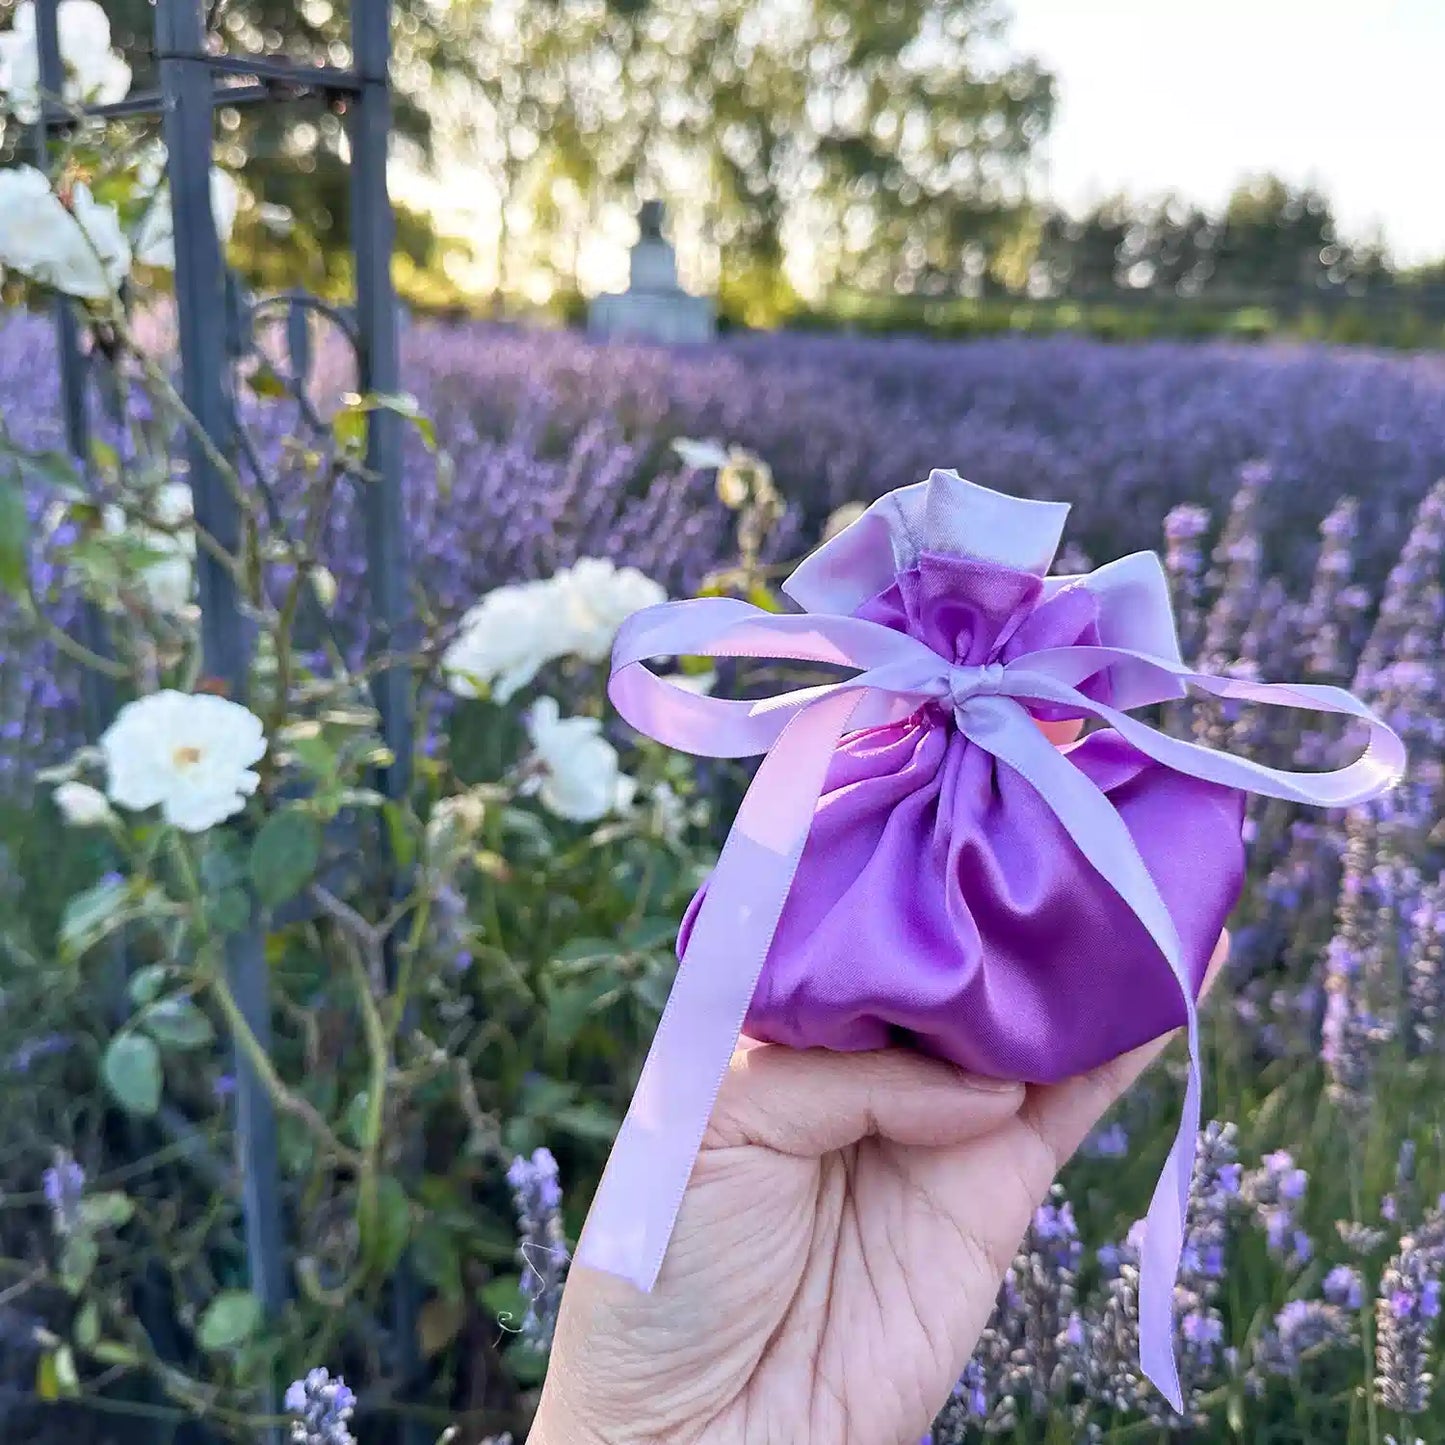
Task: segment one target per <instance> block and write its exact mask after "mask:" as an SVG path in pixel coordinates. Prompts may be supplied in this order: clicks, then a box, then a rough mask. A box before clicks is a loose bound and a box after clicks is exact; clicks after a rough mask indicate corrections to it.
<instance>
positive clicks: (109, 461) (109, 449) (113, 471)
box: [64, 437, 120, 485]
mask: <svg viewBox="0 0 1445 1445" xmlns="http://www.w3.org/2000/svg"><path fill="white" fill-rule="evenodd" d="M90 460H91V464H92V465H93V466H94V467H95V469H96V471H98V472H100V473H102V474H103V475H105V476H108V477H116V476H119V475H120V453H119V452H118V451H116V449H115V448H114V447H113V446H111V444H110V443H109V442H107V441H102V440H101V439H100V438H99V437H92V438H91V439H90ZM64 461H65V462H66V464H67V469H68V470H69V471H70V477H71V484H72V485H74V477H75V472H74V469H73V468H70V467H69V465H68V464H69V462H70V458H69V457H65V458H64Z"/></svg>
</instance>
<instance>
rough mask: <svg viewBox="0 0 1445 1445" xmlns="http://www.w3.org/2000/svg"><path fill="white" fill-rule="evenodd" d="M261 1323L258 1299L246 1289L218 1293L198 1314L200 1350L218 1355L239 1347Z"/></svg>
mask: <svg viewBox="0 0 1445 1445" xmlns="http://www.w3.org/2000/svg"><path fill="white" fill-rule="evenodd" d="M260 1324H261V1302H260V1301H259V1300H258V1299H257V1298H256V1296H255V1295H253V1294H252V1293H251V1292H250V1291H249V1290H239V1289H229V1290H225V1291H224V1292H223V1293H221V1294H218V1295H217V1296H216V1297H215V1298H214V1299H213V1300H212V1301H211V1302H210V1304H208V1305H207V1306H206V1310H205V1313H204V1314H203V1315H202V1316H201V1323H200V1329H199V1331H198V1337H199V1340H200V1345H201V1348H202V1349H203V1350H210V1351H211V1352H212V1353H215V1354H219V1353H222V1352H224V1351H228V1350H235V1349H238V1348H239V1347H240V1346H241V1345H244V1344H245V1343H246V1341H247V1340H249V1339H250V1338H251V1336H252V1335H254V1334H255V1333H256V1330H257V1328H258V1327H259V1326H260Z"/></svg>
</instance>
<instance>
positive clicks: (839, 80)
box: [0, 0, 1445, 344]
mask: <svg viewBox="0 0 1445 1445" xmlns="http://www.w3.org/2000/svg"><path fill="white" fill-rule="evenodd" d="M106 8H107V10H108V11H109V13H110V15H111V18H112V23H113V28H114V31H115V34H116V38H117V40H118V42H119V43H120V44H121V45H122V46H123V48H124V49H125V50H126V52H127V58H128V59H129V60H130V62H131V65H132V68H133V70H134V72H135V76H136V81H137V84H138V85H144V84H146V83H147V81H148V80H149V79H150V78H151V77H152V76H153V73H154V57H153V55H152V48H153V42H152V27H153V12H152V10H151V6H150V0H106ZM13 10H14V0H0V26H3V25H4V24H5V23H7V20H8V17H9V15H10V14H11V13H13ZM212 10H213V12H214V13H215V14H216V16H217V22H216V26H217V36H218V44H220V45H221V46H222V47H223V48H225V49H227V50H230V51H232V52H233V53H263V54H264V53H275V52H279V51H285V52H287V53H290V54H292V55H295V56H297V57H299V58H303V59H304V58H310V59H313V60H315V61H318V62H323V63H329V64H334V65H344V64H345V63H347V61H348V60H349V51H348V45H347V42H348V23H349V13H350V3H349V0H228V3H227V4H225V5H222V6H213V7H212ZM393 15H394V24H393V39H394V52H395V63H394V66H393V77H394V83H395V89H396V96H397V104H396V118H397V135H396V154H397V160H398V173H399V174H400V173H402V172H411V173H413V174H420V173H426V172H428V171H431V172H434V173H437V174H439V175H443V176H445V177H446V178H447V182H448V184H447V185H446V186H445V187H444V188H443V193H442V196H441V203H440V205H439V206H438V207H437V208H436V209H435V210H434V211H433V212H430V213H428V212H427V211H426V210H424V209H417V210H406V209H403V211H402V213H401V216H400V226H399V235H398V243H399V266H400V270H401V279H402V281H403V285H404V288H405V289H406V290H407V292H408V293H409V294H410V296H411V297H412V299H413V301H414V302H416V303H418V304H420V305H424V306H446V305H455V306H458V307H463V308H466V309H471V310H475V309H513V308H514V307H516V306H517V305H519V304H522V303H523V302H525V303H526V304H531V305H536V304H541V305H545V306H549V307H551V308H552V309H553V310H555V311H562V312H567V311H569V310H575V309H576V308H577V306H578V305H579V300H580V297H579V276H580V273H582V272H583V271H584V270H585V258H586V255H587V251H588V247H589V245H590V244H592V242H593V241H594V239H595V238H596V237H597V236H598V235H599V234H600V232H601V231H602V230H603V228H604V226H605V224H606V223H607V221H608V218H609V217H612V218H615V216H616V214H617V212H618V210H619V208H620V209H624V210H628V211H630V210H632V209H634V208H635V207H636V205H637V203H638V201H639V200H640V199H642V198H643V197H646V196H656V197H659V198H661V199H663V200H664V201H665V202H666V203H667V205H668V210H669V214H670V216H671V218H672V227H671V229H672V232H673V235H674V237H675V239H676V240H677V241H678V243H679V250H680V253H681V255H682V257H683V259H684V262H685V263H687V262H692V263H693V266H694V270H695V272H698V271H700V275H701V279H702V282H703V284H705V285H706V286H707V287H708V289H710V290H712V291H714V292H715V293H716V294H717V295H718V297H719V299H720V302H721V306H722V310H723V313H724V314H725V315H726V316H727V317H729V318H731V319H733V320H735V321H737V322H741V323H744V324H767V323H774V322H779V321H786V320H789V319H792V320H795V321H803V320H807V319H809V317H810V316H815V317H818V318H821V319H824V320H826V319H827V318H828V317H834V318H842V319H845V320H852V321H853V322H854V323H856V324H874V323H876V324H879V325H892V324H895V322H896V324H900V325H901V324H921V325H944V324H947V325H949V326H953V327H955V328H962V329H969V328H973V327H985V328H988V329H996V327H997V325H999V324H1002V323H1001V322H1000V320H999V318H1001V317H1014V316H1017V315H1025V314H1027V315H1029V316H1031V317H1033V318H1034V321H1035V322H1036V324H1039V325H1044V324H1048V325H1056V324H1070V317H1071V316H1072V315H1074V314H1075V313H1078V312H1080V311H1083V310H1087V311H1088V312H1089V313H1090V315H1098V314H1100V308H1104V312H1105V313H1107V314H1106V315H1105V319H1104V321H1103V322H1102V323H1101V324H1102V325H1103V326H1104V327H1106V328H1108V327H1113V326H1115V325H1116V321H1115V320H1114V319H1112V317H1113V313H1115V312H1117V313H1118V314H1119V315H1128V316H1132V317H1134V318H1135V320H1134V321H1133V322H1132V323H1129V324H1130V325H1134V326H1138V325H1141V324H1143V323H1142V322H1141V321H1140V319H1139V318H1141V317H1144V316H1145V315H1146V313H1151V314H1152V312H1157V313H1158V314H1159V315H1161V316H1165V315H1176V316H1184V315H1185V314H1186V313H1188V314H1189V315H1192V316H1195V317H1196V318H1203V319H1202V320H1199V321H1198V323H1197V324H1198V325H1200V326H1201V327H1206V328H1207V327H1209V326H1212V325H1213V324H1214V323H1215V321H1216V320H1217V318H1218V316H1219V315H1220V314H1221V313H1223V312H1226V311H1231V312H1232V311H1238V310H1243V311H1245V312H1247V313H1250V314H1248V315H1246V316H1245V317H1244V318H1243V320H1242V321H1239V322H1238V325H1239V326H1241V327H1242V328H1243V329H1249V328H1250V327H1251V326H1254V327H1257V326H1259V325H1261V324H1264V323H1263V322H1262V321H1261V316H1262V314H1264V313H1268V314H1269V315H1274V314H1280V315H1284V314H1289V315H1298V314H1303V313H1306V312H1310V311H1311V310H1319V309H1323V310H1324V311H1325V312H1327V313H1328V314H1329V315H1333V314H1334V312H1335V311H1337V310H1338V309H1339V307H1340V305H1342V304H1344V303H1348V304H1350V305H1356V304H1359V305H1361V306H1364V307H1366V308H1377V307H1378V306H1380V305H1383V306H1384V307H1385V309H1387V310H1388V309H1391V308H1395V307H1397V306H1399V305H1406V304H1407V305H1409V306H1411V307H1413V308H1414V309H1415V310H1416V311H1421V312H1423V313H1425V314H1433V312H1432V309H1431V308H1432V305H1433V302H1431V301H1430V299H1429V298H1430V297H1431V296H1433V295H1438V294H1439V292H1438V287H1440V286H1445V263H1442V265H1441V266H1439V267H1436V268H1434V271H1433V273H1420V274H1419V275H1416V276H1402V275H1400V274H1399V273H1398V272H1397V271H1396V270H1395V269H1394V268H1393V266H1392V264H1391V261H1390V258H1389V256H1388V255H1387V254H1386V252H1385V249H1384V247H1383V246H1382V245H1381V244H1379V243H1378V242H1377V241H1372V240H1369V239H1367V238H1357V237H1346V236H1343V235H1342V234H1341V233H1340V230H1339V226H1338V224H1337V221H1336V218H1335V216H1334V215H1333V213H1332V211H1331V207H1330V204H1329V201H1328V198H1327V197H1325V196H1323V195H1321V194H1319V193H1318V192H1316V191H1313V190H1310V189H1307V188H1299V187H1295V186H1291V185H1289V184H1287V183H1286V182H1284V181H1281V180H1279V179H1277V178H1273V177H1265V178H1262V179H1260V180H1257V181H1255V182H1252V183H1250V184H1247V185H1243V186H1241V187H1240V189H1239V190H1238V191H1237V192H1236V193H1235V195H1234V196H1233V197H1231V199H1230V201H1229V203H1228V205H1227V206H1226V207H1224V208H1223V210H1222V211H1220V212H1218V213H1210V212H1207V211H1205V210H1202V209H1200V208H1199V207H1197V206H1195V205H1192V204H1189V203H1188V202H1185V201H1182V200H1179V199H1177V198H1165V199H1163V200H1159V201H1157V202H1150V203H1139V202H1134V201H1130V200H1127V199H1124V198H1115V199H1112V200H1109V201H1107V202H1105V203H1103V204H1101V205H1099V206H1097V207H1095V208H1094V209H1093V210H1092V211H1091V212H1090V213H1089V214H1087V215H1084V216H1079V217H1072V216H1068V215H1065V214H1062V213H1060V212H1056V211H1053V210H1050V209H1048V208H1047V207H1042V206H1040V205H1039V204H1038V203H1037V201H1036V200H1035V199H1034V198H1033V197H1032V196H1031V194H1030V179H1031V176H1032V175H1033V174H1034V160H1035V156H1036V153H1037V150H1038V147H1039V145H1040V143H1041V142H1042V141H1043V140H1044V138H1045V137H1046V135H1047V132H1048V129H1049V126H1050V124H1051V122H1052V119H1053V111H1054V81H1053V77H1052V76H1051V75H1050V74H1049V73H1048V71H1047V70H1046V69H1045V68H1044V67H1043V66H1042V65H1040V64H1039V63H1038V61H1037V60H1036V59H1034V58H1033V57H1030V56H1028V55H1024V54H1021V53H1019V52H1018V51H1017V50H1016V49H1015V48H1013V47H1011V46H1010V44H1009V41H1008V9H1007V5H1006V3H1004V0H794V3H790V4H788V5H786V6H783V5H779V4H777V3H776V0H448V3H445V4H439V3H437V0H395V3H394V8H393ZM217 135H218V143H219V153H220V158H221V160H222V162H223V164H226V165H227V166H228V167H230V168H231V169H233V170H237V171H243V172H244V177H245V181H246V186H247V188H248V190H249V191H250V193H251V195H252V197H253V198H254V200H255V201H256V202H257V203H258V204H256V205H253V206H250V207H249V208H247V209H246V210H244V211H243V213H242V218H241V224H240V227H239V229H238V249H237V255H238V257H239V258H240V259H241V260H242V261H243V262H244V263H245V265H246V267H247V269H249V270H250V271H251V272H252V273H253V276H254V278H255V279H256V280H258V281H261V282H268V281H269V282H274V283H278V284H279V283H284V284H296V283H297V282H298V281H303V282H304V283H305V284H309V285H311V286H313V287H316V288H318V289H321V290H332V291H338V292H340V291H344V290H345V289H346V288H347V286H348V284H349V278H348V277H347V276H346V274H345V261H344V257H345V244H344V243H345V241H346V239H347V235H348V232H349V226H350V217H349V215H348V214H347V204H348V192H347V187H346V181H345V158H346V137H345V117H344V114H343V113H341V111H340V110H339V109H338V108H333V107H328V106H326V105H324V104H321V103H319V102H316V101H304V102H297V103H290V104H279V105H276V106H270V107H258V108H255V109H250V110H245V111H236V112H228V111H226V110H222V111H220V112H219V125H218V128H217ZM24 143H25V141H24V137H23V136H20V135H17V134H15V133H13V128H12V133H11V134H9V135H7V136H5V137H4V138H3V142H0V161H3V159H4V156H3V150H4V149H9V150H12V151H13V150H14V149H15V148H16V147H17V146H19V145H23V144H24ZM462 202H469V203H470V204H469V205H462V204H461V203H462ZM459 216H461V217H463V219H461V220H458V217H459ZM1442 251H1445V237H1442ZM800 277H805V278H806V284H803V285H800V286H799V287H797V288H796V289H795V287H794V285H793V284H792V282H793V280H794V279H797V278H800ZM1432 287H1434V288H1436V289H1433V290H1432ZM799 291H802V292H803V293H804V295H806V297H807V298H808V299H807V301H806V302H805V300H804V296H803V295H800V294H799ZM1402 296H1403V297H1404V300H1403V301H1402V299H1401V298H1402ZM1071 307H1072V308H1073V310H1072V311H1071V310H1070V309H1069V308H1071ZM1371 314H1374V313H1373V311H1372V312H1371ZM940 315H946V317H947V318H948V320H947V322H946V323H945V322H943V321H940V320H939V317H940ZM1040 318H1046V320H1041V319H1040ZM1154 324H1155V323H1154V322H1153V321H1149V322H1148V325H1149V326H1153V325H1154ZM1229 324H1230V325H1235V324H1236V322H1235V321H1233V320H1231V321H1230V322H1229ZM1407 344H1408V343H1407Z"/></svg>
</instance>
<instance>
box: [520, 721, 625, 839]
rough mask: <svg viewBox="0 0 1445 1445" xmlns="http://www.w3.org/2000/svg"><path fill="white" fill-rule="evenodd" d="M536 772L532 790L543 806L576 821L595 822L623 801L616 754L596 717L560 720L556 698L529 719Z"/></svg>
mask: <svg viewBox="0 0 1445 1445" xmlns="http://www.w3.org/2000/svg"><path fill="white" fill-rule="evenodd" d="M527 731H528V732H529V733H530V734H531V737H532V748H533V757H532V764H533V767H534V768H535V770H536V771H535V774H534V776H533V778H532V781H531V784H530V788H531V791H533V792H535V793H536V794H537V796H538V797H539V798H540V799H541V801H542V806H543V807H545V808H547V809H548V810H549V811H551V812H553V813H556V814H557V816H558V817H559V818H567V819H569V820H570V821H571V822H574V823H595V822H596V821H597V820H598V819H599V818H602V817H605V816H606V815H607V814H608V813H609V812H611V811H612V809H613V807H614V806H615V805H616V804H617V802H618V801H619V794H618V776H619V773H618V767H617V751H616V749H615V748H614V747H613V746H612V744H611V743H609V742H608V741H607V739H606V738H604V737H603V736H602V724H601V723H600V722H599V721H598V720H597V719H596V718H595V717H568V718H564V717H562V716H561V709H560V708H559V707H558V706H557V702H556V699H555V698H550V697H544V698H540V699H538V701H537V704H536V705H535V706H534V707H533V708H532V710H531V711H530V713H529V714H528V716H527Z"/></svg>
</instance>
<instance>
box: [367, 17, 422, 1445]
mask: <svg viewBox="0 0 1445 1445" xmlns="http://www.w3.org/2000/svg"><path fill="white" fill-rule="evenodd" d="M351 44H352V52H353V54H352V63H353V65H354V66H355V69H356V73H357V76H358V78H359V79H360V82H361V85H360V91H359V94H358V95H357V97H356V99H355V101H354V102H353V103H352V110H351V245H352V251H353V253H354V255H355V257H356V325H357V341H358V346H357V353H358V360H359V365H360V368H361V376H360V382H361V390H362V391H363V392H381V393H395V392H396V391H397V390H398V389H399V388H400V384H401V357H400V341H399V337H398V335H397V304H396V289H395V286H394V284H393V282H392V276H391V258H392V249H393V238H394V230H395V223H394V218H393V214H392V208H391V200H390V196H389V194H388V191H387V180H386V166H387V157H388V150H389V142H390V137H391V89H390V81H389V63H390V58H391V6H390V4H389V3H388V0H353V5H352V12H351ZM366 464H367V468H368V470H369V471H370V473H371V475H372V480H371V484H370V485H369V486H368V487H367V488H366V490H365V491H364V493H363V498H364V502H363V505H364V507H365V526H366V551H367V586H368V592H369V594H370V604H371V606H370V615H369V618H368V623H369V627H370V632H369V647H370V650H371V651H372V653H373V655H374V654H377V653H382V652H397V653H399V652H402V651H404V650H405V647H404V644H405V642H406V640H407V636H408V631H409V629H408V627H407V620H408V619H407V613H408V606H409V599H408V595H407V556H406V552H407V547H406V536H407V528H406V515H405V508H404V504H403V497H402V418H401V417H400V416H399V415H397V413H396V412H394V411H390V410H388V409H386V408H384V407H383V408H379V409H377V410H375V411H373V412H372V413H371V415H370V417H369V418H368V428H367V438H366ZM375 697H376V705H377V710H378V711H379V712H380V714H381V727H382V735H383V736H384V737H385V739H386V742H387V746H388V748H389V749H390V751H391V755H392V759H393V761H392V763H391V766H390V767H388V768H387V769H386V771H385V773H384V774H383V776H382V778H381V785H382V789H383V791H384V792H385V793H386V795H387V797H389V798H396V799H402V798H405V797H406V795H407V793H408V792H409V790H410V788H411V754H412V712H411V679H410V676H409V670H408V668H407V667H406V666H405V665H404V664H400V665H397V666H393V667H388V668H385V669H384V670H382V671H381V672H379V673H378V674H377V677H376V680H375ZM393 867H394V865H393ZM392 889H393V893H394V896H396V897H398V898H400V897H404V896H405V894H406V893H407V891H408V889H409V884H408V881H407V880H406V879H405V878H404V877H403V876H402V874H401V873H400V872H399V871H393V875H392ZM395 963H396V960H395V955H394V952H393V949H392V946H391V942H390V941H389V944H388V953H387V973H388V978H389V980H390V981H391V982H392V983H395V980H396V967H395ZM412 1013H413V1010H412V1008H411V1006H410V1005H409V1004H408V1005H407V1006H406V1011H405V1013H404V1014H403V1026H405V1023H406V1021H407V1020H409V1019H410V1018H411V1017H412ZM415 1154H416V1151H415V1149H414V1148H411V1147H406V1148H404V1150H403V1158H402V1161H401V1164H402V1172H403V1174H404V1175H410V1174H412V1173H414V1172H415V1169H416V1165H417V1160H416V1157H415ZM392 1303H393V1310H392V1324H393V1329H394V1333H395V1341H396V1350H397V1360H396V1368H397V1376H398V1379H399V1381H400V1388H401V1391H402V1392H403V1393H404V1392H405V1391H407V1390H408V1389H410V1388H414V1386H415V1381H416V1377H417V1375H418V1373H419V1371H420V1368H421V1358H420V1353H419V1350H418V1343H417V1315H418V1308H419V1303H418V1290H417V1284H416V1277H415V1275H414V1273H413V1271H412V1268H411V1264H410V1261H409V1259H407V1258H403V1259H402V1260H401V1262H400V1264H399V1265H398V1267H397V1269H396V1271H395V1272H394V1274H393V1276H392ZM396 1439H397V1441H398V1442H399V1445H431V1434H430V1433H429V1432H427V1431H426V1430H425V1429H424V1428H423V1427H422V1426H421V1425H420V1424H419V1423H418V1422H416V1421H412V1420H408V1419H406V1418H404V1417H403V1418H401V1419H400V1420H399V1421H398V1424H397V1430H396Z"/></svg>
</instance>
